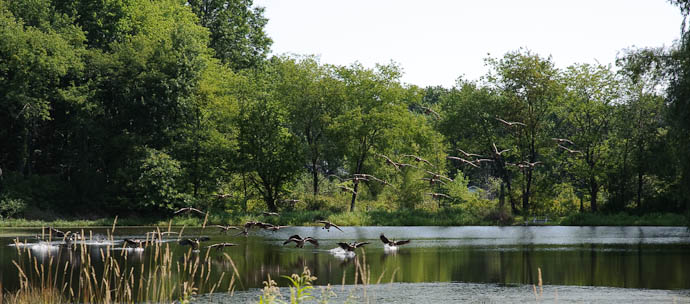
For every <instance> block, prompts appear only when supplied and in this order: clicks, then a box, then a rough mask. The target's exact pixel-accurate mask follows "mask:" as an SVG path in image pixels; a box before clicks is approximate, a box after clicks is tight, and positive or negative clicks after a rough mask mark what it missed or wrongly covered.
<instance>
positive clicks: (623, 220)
mask: <svg viewBox="0 0 690 304" xmlns="http://www.w3.org/2000/svg"><path fill="white" fill-rule="evenodd" d="M533 218H534V217H527V218H523V217H516V218H515V219H513V221H512V222H510V223H504V224H503V226H506V225H507V226H516V225H517V226H519V225H524V223H525V221H527V222H529V223H528V224H529V225H534V226H685V225H687V224H686V221H685V217H684V216H682V215H678V214H673V213H652V214H645V215H631V214H627V213H615V214H577V215H573V216H567V217H555V218H548V222H546V223H544V222H538V223H534V222H533V221H532V220H533ZM275 219H276V218H273V217H264V216H262V215H261V214H254V215H245V216H239V215H232V214H227V215H226V216H224V217H216V216H210V217H209V222H211V223H223V224H227V225H237V226H242V225H243V224H244V223H245V222H247V221H249V220H262V221H265V222H270V223H272V224H275V225H290V226H316V225H319V224H318V223H317V222H316V221H317V220H319V219H329V220H331V221H334V222H337V223H339V225H342V226H496V225H498V224H497V223H496V222H489V221H471V220H467V219H465V218H462V217H453V216H448V215H444V214H441V213H433V212H423V211H414V212H400V211H394V212H385V211H378V212H377V211H372V212H365V211H358V212H354V213H351V212H342V213H329V212H317V211H315V212H299V214H298V213H297V212H285V213H282V214H281V216H280V219H279V220H278V221H276V220H275ZM539 219H544V217H539ZM113 220H114V219H113V218H99V219H93V220H80V219H56V220H52V221H42V220H26V219H9V220H0V228H40V227H48V226H51V227H110V226H111V225H112V223H113ZM169 224H170V225H173V226H187V227H190V228H193V227H201V226H202V224H203V219H200V218H194V217H175V218H173V219H171V220H162V219H161V220H157V219H150V218H120V219H118V222H117V225H118V226H119V227H136V226H161V227H163V226H166V227H167V226H168V225H169Z"/></svg>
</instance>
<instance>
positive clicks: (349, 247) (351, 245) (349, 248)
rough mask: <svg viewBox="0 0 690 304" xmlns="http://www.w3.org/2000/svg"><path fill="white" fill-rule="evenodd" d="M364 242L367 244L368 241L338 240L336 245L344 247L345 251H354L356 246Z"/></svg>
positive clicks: (360, 245) (362, 244)
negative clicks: (346, 241)
mask: <svg viewBox="0 0 690 304" xmlns="http://www.w3.org/2000/svg"><path fill="white" fill-rule="evenodd" d="M366 244H369V242H352V243H343V242H340V243H338V246H340V248H342V249H344V250H345V251H355V249H357V248H358V247H362V246H364V245H366Z"/></svg>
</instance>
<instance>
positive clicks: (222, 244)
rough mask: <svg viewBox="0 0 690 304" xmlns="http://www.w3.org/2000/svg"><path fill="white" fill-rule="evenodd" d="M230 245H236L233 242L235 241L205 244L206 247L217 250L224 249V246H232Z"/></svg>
mask: <svg viewBox="0 0 690 304" xmlns="http://www.w3.org/2000/svg"><path fill="white" fill-rule="evenodd" d="M232 246H237V244H235V243H218V244H213V245H210V246H206V248H208V249H216V250H217V251H221V250H223V249H225V247H232Z"/></svg>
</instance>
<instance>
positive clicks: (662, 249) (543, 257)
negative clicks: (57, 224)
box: [0, 226, 690, 303]
mask: <svg viewBox="0 0 690 304" xmlns="http://www.w3.org/2000/svg"><path fill="white" fill-rule="evenodd" d="M71 230H72V231H75V229H71ZM92 230H93V233H94V234H96V235H98V234H101V235H105V231H106V229H92ZM150 230H151V228H150V227H147V228H118V229H116V230H115V239H116V240H121V239H123V238H126V237H135V238H141V237H142V235H143V233H145V232H146V231H150ZM174 230H177V229H174ZM343 230H344V232H340V231H337V230H333V229H332V230H331V231H330V232H327V231H325V230H323V229H320V228H319V227H291V228H286V229H281V230H280V231H278V232H275V233H273V232H268V231H258V230H254V231H252V232H250V236H249V237H243V236H235V237H233V236H229V235H223V234H220V233H219V232H218V231H217V229H212V228H207V229H206V230H204V231H200V230H198V229H186V230H185V232H184V235H187V236H198V235H208V236H210V237H211V241H209V242H206V243H205V245H210V244H213V243H217V242H233V243H236V244H238V246H236V247H231V248H227V249H225V250H224V252H225V253H227V254H228V255H229V256H230V257H231V258H232V259H233V261H234V264H235V265H236V266H237V268H238V270H239V274H240V276H241V278H240V281H239V282H238V284H236V286H235V288H236V289H237V290H238V291H241V290H250V291H253V292H254V293H253V294H254V295H255V297H254V299H257V298H258V297H257V296H256V290H254V288H260V287H262V286H263V285H262V282H263V281H264V280H266V278H267V276H268V275H270V276H271V277H272V278H280V276H281V275H290V274H292V273H301V271H302V269H303V267H305V266H307V267H309V268H310V269H311V270H312V273H313V274H314V275H315V276H317V277H318V279H317V281H316V282H315V284H316V285H327V284H331V285H338V288H340V287H339V286H340V285H341V284H342V282H343V279H344V282H345V284H353V283H354V273H355V265H354V262H353V261H354V259H353V258H351V257H345V256H342V255H334V254H333V253H332V251H331V249H333V248H335V247H338V246H337V244H336V243H337V242H340V241H353V240H358V241H369V242H371V244H369V245H367V246H365V247H364V251H358V253H357V255H358V256H359V257H364V258H366V264H367V265H369V267H370V270H371V277H372V281H374V282H375V281H377V280H378V279H379V277H380V278H381V282H382V283H384V282H385V283H389V282H391V281H392V282H395V284H392V285H390V284H385V286H389V287H388V288H394V289H395V288H397V289H399V290H400V291H396V292H394V293H393V294H396V295H397V294H400V292H410V290H415V288H417V289H419V288H422V289H425V288H439V289H438V290H437V292H440V293H443V292H450V291H452V290H454V289H458V288H459V287H458V286H462V287H463V288H460V289H462V290H474V288H485V289H486V290H485V291H487V292H489V291H490V290H493V292H498V293H500V291H501V290H502V288H510V286H523V285H525V284H527V285H529V286H531V284H537V268H541V270H542V273H543V276H542V277H543V284H544V285H554V286H563V287H561V290H563V291H562V292H566V293H567V290H569V289H568V288H578V287H577V286H600V287H620V288H645V289H664V290H685V289H690V261H689V260H688V257H690V235H689V234H688V232H687V230H686V229H685V228H680V227H555V226H544V227H535V226H528V227H344V228H343ZM37 233H40V229H0V242H2V243H3V244H7V245H5V246H2V247H0V281H1V282H2V285H3V288H4V289H6V290H13V289H16V288H18V279H17V278H18V276H17V269H16V267H15V266H14V265H13V264H12V260H16V259H17V258H18V255H17V248H14V247H13V246H10V244H11V243H13V240H14V239H15V238H18V239H19V240H20V241H24V240H25V241H27V242H28V243H32V244H33V243H36V240H35V239H33V237H32V236H33V235H35V234H37ZM380 233H385V234H386V236H388V237H389V238H390V239H412V242H411V243H410V244H408V245H405V246H401V247H400V249H399V250H397V251H394V252H391V251H388V250H385V249H384V246H383V244H382V243H381V242H380V241H379V240H378V237H379V234H380ZM293 234H299V235H301V236H312V237H314V238H316V239H318V240H319V243H320V246H319V248H314V247H312V246H311V244H307V245H305V248H301V249H300V248H294V243H291V244H290V245H286V246H283V245H282V242H283V240H285V239H287V238H288V237H289V236H290V235H293ZM87 235H88V233H87ZM106 244H107V243H103V242H101V243H99V242H94V243H93V244H92V245H89V248H90V250H91V248H92V251H90V254H91V255H92V258H94V259H96V258H97V257H98V256H99V254H100V253H99V252H100V250H102V249H103V248H107V247H105V245H106ZM166 244H168V245H169V246H170V248H171V249H172V250H173V253H174V254H175V255H176V256H179V257H182V256H183V255H184V253H185V252H187V250H188V249H187V248H183V247H181V246H179V245H178V244H177V243H176V242H175V241H171V242H169V243H166ZM202 245H204V244H202ZM31 246H33V245H31ZM113 247H115V248H121V245H116V246H113ZM358 250H359V249H358ZM68 251H69V250H67V249H66V248H64V247H59V246H58V247H48V246H44V247H43V248H41V247H37V248H36V250H32V252H33V253H34V254H38V256H39V257H41V256H42V257H45V258H47V257H50V256H54V257H59V259H61V260H63V261H64V260H68V259H70V256H71V255H70V254H68V253H67V252H68ZM205 251H206V250H205V249H203V250H202V252H201V254H205ZM210 254H211V256H212V261H213V263H212V265H213V267H214V268H216V269H217V270H225V271H230V267H231V265H229V263H227V261H226V260H225V259H223V258H222V256H221V255H220V254H219V253H216V252H211V253H210ZM151 256H152V253H151V250H148V249H147V250H143V251H133V252H131V253H130V255H129V257H130V261H129V263H131V264H134V265H135V266H137V264H146V263H155V261H152V259H151ZM72 258H73V257H72ZM218 273H219V272H215V273H213V274H212V276H214V277H212V278H211V281H213V280H214V279H215V280H217V279H218V276H219V274H218ZM381 274H383V275H381ZM226 278H227V277H226ZM277 281H278V283H279V285H281V286H285V285H286V283H287V282H286V280H281V279H278V280H277ZM458 282H461V283H458ZM404 283H424V284H404ZM477 283H480V284H478V285H477ZM463 284H464V285H463ZM383 286H384V285H382V286H379V287H371V288H373V289H376V288H384V287H383ZM468 286H469V287H471V288H470V289H467V288H469V287H468ZM477 286H479V287H477ZM482 286H483V287H482ZM530 288H531V287H530ZM612 290H617V289H615V288H613V289H612ZM621 290H624V291H627V292H631V291H632V289H621ZM200 292H201V293H204V290H201V291H200ZM458 292H459V291H458ZM530 292H531V289H529V290H527V296H528V297H529V296H531V297H532V299H534V296H533V295H531V294H530ZM471 293H472V291H470V294H471ZM489 293H491V292H489ZM241 294H242V293H240V294H239V295H241ZM606 294H607V293H606V292H604V293H601V295H602V296H605V295H606ZM608 294H610V293H608ZM651 294H655V293H651ZM239 295H238V296H239ZM666 295H668V294H666ZM552 296H553V295H552ZM672 296H674V297H675V294H672ZM209 297H211V296H209ZM403 298H405V297H403ZM407 298H409V297H407ZM564 299H566V298H561V300H564ZM679 299H681V300H682V299H687V293H682V292H681V293H680V294H679ZM489 300H491V299H489ZM584 301H588V300H584ZM385 302H388V301H387V300H386V301H385ZM407 302H408V303H414V301H407ZM489 302H490V301H489ZM681 303H682V301H681Z"/></svg>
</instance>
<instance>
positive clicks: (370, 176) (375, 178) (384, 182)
mask: <svg viewBox="0 0 690 304" xmlns="http://www.w3.org/2000/svg"><path fill="white" fill-rule="evenodd" d="M398 165H399V164H398ZM357 176H359V177H363V178H366V181H369V179H372V180H375V181H377V182H379V183H382V184H384V185H386V186H390V184H389V183H388V182H387V181H385V180H382V179H380V178H378V177H376V176H373V175H371V174H355V177H357Z"/></svg>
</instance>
